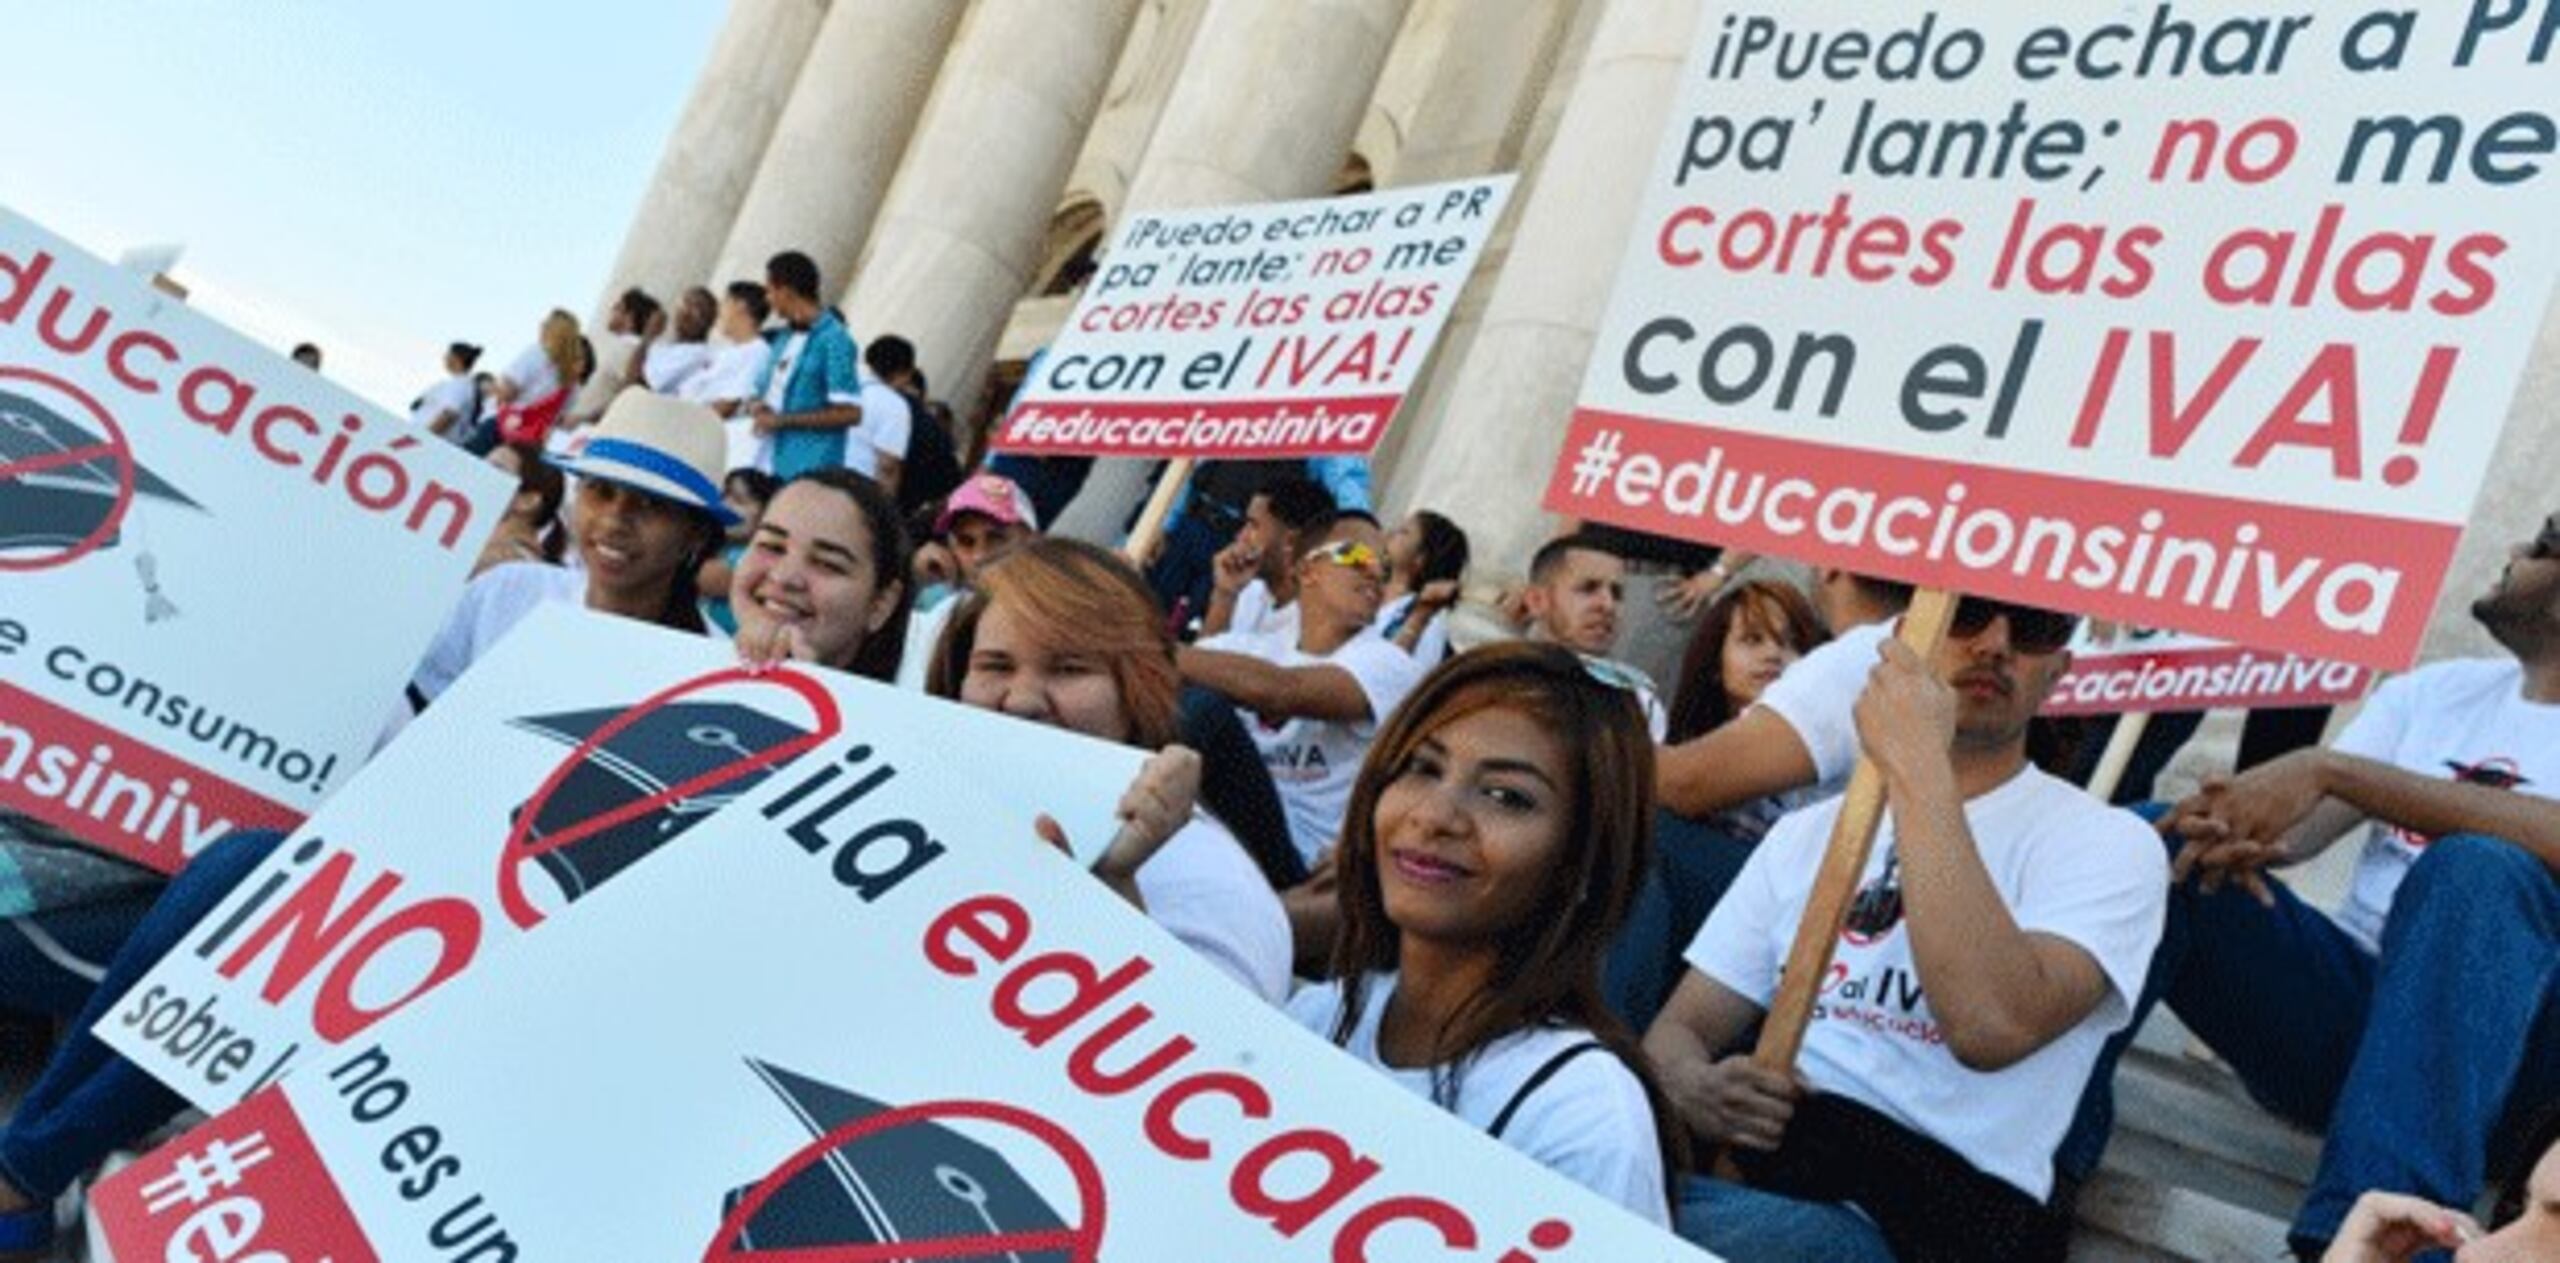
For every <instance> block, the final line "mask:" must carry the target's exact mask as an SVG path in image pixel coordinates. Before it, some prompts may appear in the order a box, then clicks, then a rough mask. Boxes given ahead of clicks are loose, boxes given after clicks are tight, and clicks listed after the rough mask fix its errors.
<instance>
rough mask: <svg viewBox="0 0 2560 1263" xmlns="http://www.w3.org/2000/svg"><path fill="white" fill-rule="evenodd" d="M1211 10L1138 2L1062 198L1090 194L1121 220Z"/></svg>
mask: <svg viewBox="0 0 2560 1263" xmlns="http://www.w3.org/2000/svg"><path fill="white" fill-rule="evenodd" d="M1208 11H1209V0H1146V3H1145V4H1143V5H1141V6H1140V7H1139V9H1138V20H1137V21H1136V23H1135V24H1134V25H1133V26H1132V27H1131V29H1130V32H1129V42H1128V44H1127V45H1126V46H1125V47H1123V48H1122V49H1121V50H1120V62H1119V65H1118V67H1117V68H1115V69H1114V70H1113V71H1112V72H1111V88H1110V90H1109V92H1107V93H1106V94H1105V95H1104V97H1103V103H1102V113H1101V114H1100V115H1098V116H1097V117H1096V118H1095V119H1094V121H1093V130H1092V131H1091V132H1090V133H1088V134H1087V135H1086V136H1085V141H1084V149H1083V150H1082V151H1081V152H1079V153H1078V154H1077V155H1076V161H1075V167H1074V169H1073V171H1072V172H1071V173H1070V174H1069V175H1068V177H1067V191H1066V194H1065V200H1066V201H1067V202H1070V203H1072V202H1075V201H1078V200H1082V199H1091V200H1092V201H1093V202H1094V203H1095V204H1097V205H1099V206H1100V207H1102V212H1103V215H1104V217H1105V219H1106V220H1109V221H1115V222H1116V221H1117V220H1118V218H1119V215H1120V209H1121V207H1123V206H1126V205H1127V204H1128V201H1129V182H1130V181H1131V180H1133V179H1135V178H1136V177H1137V174H1138V163H1139V162H1140V161H1141V160H1143V159H1144V158H1145V157H1146V153H1147V143H1148V142H1149V141H1151V140H1153V139H1155V134H1156V124H1157V123H1158V122H1160V121H1161V120H1162V119H1163V118H1164V109H1165V103H1166V102H1167V101H1169V100H1171V99H1172V97H1173V89H1174V85H1175V84H1177V83H1179V82H1180V81H1181V78H1182V68H1183V66H1184V65H1185V64H1186V63H1187V62H1188V61H1189V60H1190V57H1191V42H1192V40H1193V39H1194V38H1195V37H1196V36H1198V35H1199V33H1200V19H1201V18H1202V17H1203V16H1205V15H1206V14H1207V13H1208ZM1061 209H1063V207H1061Z"/></svg>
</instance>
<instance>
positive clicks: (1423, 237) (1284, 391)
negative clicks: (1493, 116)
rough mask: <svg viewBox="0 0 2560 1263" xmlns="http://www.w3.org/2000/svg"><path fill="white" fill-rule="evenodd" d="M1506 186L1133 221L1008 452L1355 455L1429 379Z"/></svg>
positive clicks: (1502, 181)
mask: <svg viewBox="0 0 2560 1263" xmlns="http://www.w3.org/2000/svg"><path fill="white" fill-rule="evenodd" d="M1511 184H1512V177H1510V176H1507V175H1501V176H1490V177H1487V178H1484V179H1479V180H1462V181H1458V182H1455V183H1451V184H1434V185H1426V186H1422V187H1417V188H1407V189H1391V190H1388V191H1385V192H1380V193H1370V194H1364V195H1362V196H1358V197H1329V198H1319V199H1316V200H1312V201H1304V202H1274V203H1268V204H1259V205H1252V206H1230V207H1223V208H1220V209H1215V210H1197V211H1178V212H1152V211H1140V212H1137V213H1134V214H1132V215H1131V216H1130V217H1129V222H1128V224H1127V225H1126V226H1125V227H1124V228H1122V229H1121V232H1120V235H1119V237H1118V238H1117V239H1116V240H1115V241H1114V242H1113V243H1112V247H1111V252H1110V254H1109V255H1108V257H1106V258H1105V259H1104V260H1103V262H1102V268H1101V271H1100V272H1098V273H1097V274H1096V275H1095V276H1094V278H1093V281H1092V283H1091V284H1089V285H1087V286H1086V287H1085V291H1084V297H1083V298H1082V299H1080V300H1078V301H1077V303H1076V309H1075V314H1074V315H1073V316H1071V317H1069V318H1068V321H1067V325H1066V328H1065V329H1064V330H1063V331H1062V332H1061V333H1060V334H1059V336H1058V340H1057V341H1056V342H1054V343H1052V344H1051V345H1050V346H1049V348H1048V351H1047V353H1046V354H1045V355H1043V356H1041V357H1040V358H1039V359H1038V361H1037V362H1036V363H1035V365H1034V368H1033V373H1032V376H1031V378H1030V379H1029V380H1028V381H1026V382H1025V383H1024V385H1023V390H1022V393H1021V395H1020V396H1019V397H1018V398H1017V399H1016V400H1015V402H1014V405H1013V408H1012V410H1011V411H1010V412H1009V413H1008V414H1007V415H1006V417H1005V419H1004V423H1003V425H1002V426H1001V427H999V429H998V430H997V432H996V435H995V440H994V443H995V446H996V448H997V449H999V450H1002V451H1013V452H1030V453H1036V454H1043V455H1060V454H1081V455H1094V456H1194V457H1233V458H1239V459H1255V458H1264V457H1281V456H1318V455H1344V454H1348V455H1360V454H1364V453H1366V452H1368V451H1369V450H1370V449H1371V448H1373V447H1376V446H1377V444H1378V440H1380V439H1381V438H1383V437H1385V435H1386V431H1387V423H1388V422H1389V421H1390V420H1392V419H1393V418H1394V416H1395V412H1396V406H1397V405H1398V404H1399V403H1401V402H1402V401H1403V399H1404V394H1405V391H1407V390H1408V389H1410V388H1411V387H1412V385H1413V382H1414V380H1415V378H1416V377H1417V376H1419V375H1420V373H1421V372H1422V365H1423V361H1424V360H1425V359H1427V358H1429V356H1430V352H1431V346H1432V343H1433V341H1434V340H1435V339H1437V338H1438V337H1439V336H1440V329H1441V326H1442V325H1443V324H1445V323H1447V321H1448V318H1449V310H1450V308H1452V307H1454V306H1456V305H1457V301H1458V292H1459V290H1461V289H1463V288H1464V287H1465V286H1466V282H1467V276H1468V274H1469V273H1470V272H1471V271H1473V270H1474V268H1475V261H1476V256H1477V255H1478V254H1479V253H1480V252H1481V251H1482V250H1483V248H1484V243H1485V240H1486V238H1488V237H1489V236H1491V235H1492V233H1493V225H1494V221H1495V220H1497V219H1498V218H1500V217H1501V214H1502V206H1503V202H1504V200H1505V199H1506V198H1507V197H1509V195H1510V192H1511Z"/></svg>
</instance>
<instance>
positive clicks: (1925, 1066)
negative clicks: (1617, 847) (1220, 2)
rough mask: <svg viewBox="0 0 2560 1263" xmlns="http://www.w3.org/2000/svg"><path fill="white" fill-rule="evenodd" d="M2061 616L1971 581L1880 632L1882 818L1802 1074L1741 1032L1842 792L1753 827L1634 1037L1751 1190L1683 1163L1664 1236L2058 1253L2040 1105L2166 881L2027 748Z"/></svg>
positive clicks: (1938, 1253)
mask: <svg viewBox="0 0 2560 1263" xmlns="http://www.w3.org/2000/svg"><path fill="white" fill-rule="evenodd" d="M2075 621H2076V620H2074V619H2072V618H2070V617H2068V616H2065V615H2058V614H2054V613H2051V612H2049V611H2044V610H2036V609H2029V608H2026V607H2023V606H2015V605H2007V604H2001V603H1995V602H1990V601H1981V600H1969V601H1966V602H1964V603H1963V605H1961V606H1960V607H1959V608H1958V610H1957V613H1956V615H1955V620H1954V625H1953V626H1952V628H1951V629H1950V630H1949V633H1948V635H1947V638H1946V639H1945V641H1944V642H1943V643H1941V644H1940V646H1939V647H1938V649H1937V652H1936V653H1935V654H1934V655H1932V656H1931V657H1930V658H1929V659H1927V660H1923V659H1922V658H1921V657H1920V655H1919V654H1918V653H1916V652H1915V651H1913V650H1912V649H1911V648H1910V647H1909V646H1907V645H1905V644H1903V643H1901V642H1900V641H1893V640H1888V641H1885V642H1883V645H1882V648H1881V650H1880V654H1879V661H1878V663H1877V665H1876V666H1875V667H1874V669H1873V671H1872V672H1871V674H1870V675H1869V676H1868V679H1867V683H1866V687H1865V690H1864V692H1862V693H1861V694H1860V695H1859V697H1858V701H1857V707H1856V726H1857V733H1858V743H1859V747H1860V749H1861V750H1862V752H1863V753H1864V755H1865V757H1867V758H1868V759H1870V760H1872V761H1874V763H1875V764H1876V765H1877V766H1878V767H1879V768H1880V769H1881V770H1882V772H1883V777H1884V783H1885V787H1886V790H1885V792H1886V797H1887V801H1888V802H1889V803H1890V804H1891V810H1890V814H1889V817H1888V819H1887V821H1886V822H1885V825H1884V827H1883V829H1882V831H1881V833H1880V834H1879V836H1878V837H1877V839H1876V845H1875V848H1874V850H1873V852H1872V853H1871V854H1870V856H1869V859H1868V863H1867V866H1866V869H1865V871H1864V872H1863V874H1862V875H1861V877H1860V881H1859V886H1858V895H1857V898H1856V900H1855V902H1854V903H1852V904H1851V906H1850V911H1849V916H1848V921H1847V924H1846V926H1845V927H1844V928H1843V929H1842V931H1841V933H1840V936H1839V940H1840V941H1839V945H1838V953H1837V955H1836V957H1835V963H1834V964H1833V965H1832V966H1831V969H1830V972H1829V973H1828V974H1827V975H1826V976H1825V977H1824V978H1823V979H1822V983H1821V987H1820V998H1819V999H1818V1000H1817V1002H1816V1007H1815V1009H1814V1021H1813V1025H1812V1027H1811V1029H1810V1030H1809V1031H1808V1032H1807V1034H1806V1036H1805V1043H1804V1051H1803V1056H1802V1060H1801V1061H1800V1062H1799V1063H1798V1066H1797V1069H1796V1072H1795V1073H1792V1074H1790V1073H1787V1072H1782V1071H1779V1070H1774V1069H1770V1068H1768V1067H1765V1066H1763V1065H1761V1064H1759V1063H1758V1062H1756V1061H1755V1060H1754V1059H1753V1058H1752V1056H1751V1055H1750V1052H1749V1049H1748V1045H1747V1043H1746V1039H1747V1037H1748V1036H1749V1034H1750V1032H1751V1029H1752V1028H1753V1027H1754V1026H1755V1025H1757V1024H1758V1023H1759V1022H1760V1020H1761V1018H1762V1016H1763V1015H1764V1014H1765V1013H1766V1012H1767V1011H1768V1009H1769V1008H1770V1006H1771V1003H1772V999H1773V997H1774V996H1775V994H1776V992H1777V989H1778V984H1779V974H1780V970H1781V966H1782V965H1783V964H1784V963H1785V961H1786V958H1787V953H1788V945H1789V944H1790V943H1791V942H1792V941H1793V940H1794V939H1795V937H1796V934H1797V928H1798V922H1799V921H1800V920H1802V919H1803V917H1804V915H1805V905H1806V903H1807V900H1808V897H1809V895H1810V892H1811V890H1812V887H1813V885H1814V882H1815V877H1816V873H1817V870H1818V869H1819V868H1820V866H1821V864H1822V859H1823V851H1824V848H1825V843H1826V841H1827V840H1828V839H1829V838H1830V836H1831V831H1832V825H1833V822H1834V820H1835V818H1836V817H1837V816H1838V815H1839V814H1840V811H1841V808H1842V805H1843V802H1844V800H1843V799H1841V798H1833V799H1831V800H1829V801H1828V802H1824V803H1820V804H1817V805H1815V806H1813V807H1809V808H1807V809H1805V810H1803V811H1800V812H1796V813H1794V814H1792V815H1790V816H1788V817H1786V818H1785V819H1782V820H1780V821H1779V822H1778V823H1777V824H1776V825H1775V826H1773V827H1772V828H1771V829H1770V831H1769V836H1768V837H1767V838H1766V839H1765V840H1764V841H1762V843H1761V844H1760V846H1759V847H1758V848H1757V849H1756V850H1754V851H1753V853H1752V856H1751V859H1750V860H1749V862H1748V863H1746V864H1745V865H1744V867H1743V870H1742V875H1741V876H1740V877H1739V878H1738V879H1736V881H1735V883H1734V886H1733V889H1732V890H1731V891H1730V892H1728V893H1727V894H1726V896H1725V898H1724V900H1723V902H1721V903H1719V904H1718V905H1717V907H1716V910H1715V912H1714V913H1713V914H1712V915H1710V916H1709V917H1708V919H1707V924H1706V928H1705V929H1704V930H1702V931H1701V932H1700V933H1699V935H1698V938H1697V941H1696V942H1695V943H1694V944H1692V945H1691V946H1690V948H1689V963H1690V965H1691V971H1690V973H1689V974H1688V976H1687V977H1686V978H1684V979H1683V980H1682V982H1681V984H1680V987H1679V989H1678V990H1677V991H1676V992H1674V993H1673V995H1672V998H1671V1003H1670V1004H1669V1006H1668V1007H1667V1008H1665V1009H1664V1010H1663V1014H1662V1016H1661V1017H1660V1018H1658V1019H1657V1020H1656V1021H1655V1022H1654V1024H1653V1029H1652V1030H1651V1031H1650V1032H1649V1033H1648V1034H1647V1035H1646V1036H1645V1049H1646V1051H1647V1052H1648V1053H1649V1054H1651V1055H1652V1057H1653V1059H1654V1062H1655V1064H1656V1066H1657V1068H1658V1070H1659V1072H1660V1074H1661V1075H1662V1079H1663V1086H1664V1088H1665V1090H1666V1091H1667V1092H1668V1093H1669V1094H1670V1096H1671V1098H1672V1101H1673V1103H1674V1106H1675V1108H1677V1109H1678V1110H1679V1111H1680V1113H1681V1117H1682V1119H1683V1121H1685V1122H1686V1123H1687V1124H1688V1125H1689V1127H1690V1128H1691V1129H1692V1130H1693V1131H1694V1132H1695V1133H1696V1134H1697V1135H1698V1136H1699V1137H1700V1138H1701V1139H1703V1140H1705V1141H1707V1142H1709V1143H1712V1144H1716V1145H1721V1146H1725V1147H1727V1148H1728V1150H1729V1151H1730V1152H1733V1153H1734V1154H1736V1156H1737V1157H1739V1158H1741V1160H1742V1162H1743V1167H1744V1170H1745V1171H1746V1172H1748V1174H1749V1175H1750V1177H1751V1179H1752V1183H1753V1185H1754V1186H1755V1187H1750V1188H1746V1187H1742V1186H1740V1185H1735V1184H1728V1183H1725V1182H1722V1181H1719V1180H1712V1179H1707V1178H1704V1177H1700V1178H1697V1179H1694V1180H1692V1181H1691V1183H1690V1185H1689V1189H1688V1193H1687V1196H1686V1197H1685V1199H1684V1205H1683V1207H1682V1216H1681V1219H1682V1222H1681V1230H1682V1233H1683V1235H1686V1236H1688V1237H1689V1238H1690V1239H1692V1240H1694V1241H1697V1242H1699V1243H1700V1244H1702V1245H1705V1246H1707V1247H1708V1248H1709V1249H1712V1250H1715V1251H1717V1252H1718V1253H1721V1254H1726V1255H1729V1256H1731V1257H1734V1258H1744V1259H1761V1258H1824V1259H1831V1260H1861V1259H1893V1258H1902V1259H1913V1258H1923V1259H1925V1258H1957V1257H1968V1258H2004V1259H2021V1258H2051V1259H2059V1258H2061V1257H2062V1250H2063V1248H2064V1245H2065V1243H2066V1241H2067V1238H2068V1235H2069V1222H2068V1216H2067V1214H2066V1213H2065V1212H2064V1211H2063V1210H2062V1209H2061V1208H2059V1207H2057V1206H2055V1205H2054V1204H2053V1194H2054V1179H2053V1154H2054V1149H2055V1146H2056V1145H2057V1144H2059V1143H2060V1141H2061V1139H2062V1136H2063V1132H2064V1130H2065V1129H2066V1128H2067V1127H2068V1125H2069V1123H2070V1111H2069V1110H2068V1109H2067V1108H2063V1107H2062V1106H2061V1105H2060V1104H2059V1103H2060V1102H2065V1101H2070V1100H2073V1099H2076V1098H2077V1096H2078V1095H2079V1093H2080V1090H2081V1086H2082V1085H2083V1084H2085V1083H2086V1082H2087V1081H2088V1078H2089V1072H2090V1069H2091V1067H2092V1066H2094V1065H2095V1064H2096V1062H2097V1058H2098V1053H2099V1050H2100V1048H2101V1046H2102V1045H2103V1044H2104V1043H2105V1042H2106V1040H2107V1038H2108V1036H2110V1035H2111V1034H2113V1033H2114V1032H2115V1031H2117V1030H2119V1029H2121V1028H2122V1027H2123V1026H2124V1025H2125V1024H2126V1022H2127V1021H2128V1020H2130V1018H2131V1015H2132V1012H2133V1002H2134V999H2135V997H2137V996H2138V995H2139V994H2140V992H2141V985H2142V977H2143V973H2144V970H2145V969H2146V968H2147V966H2148V965H2149V962H2150V959H2151V953H2152V949H2153V947H2154V946H2155V945H2156V944H2157V943H2158V941H2159V935H2160V923H2161V916H2162V907H2163V904H2164V903H2165V902H2166V898H2167V891H2166V861H2165V859H2164V858H2163V857H2162V856H2161V855H2160V853H2159V850H2158V848H2157V846H2156V844H2155V843H2154V842H2153V841H2152V840H2151V839H2150V838H2149V837H2148V836H2146V834H2145V832H2144V830H2143V828H2142V826H2141V824H2140V822H2139V821H2137V820H2135V819H2134V818H2133V817H2132V816H2130V815H2127V814H2125V813H2122V812H2117V811H2111V810H2109V809H2108V808H2106V807H2105V806H2104V805H2103V804H2101V803H2099V802H2097V801H2096V800H2095V799H2092V798H2090V797H2089V796H2088V795H2086V794H2084V793H2082V792H2081V791H2080V790H2079V789H2078V788H2077V787H2075V786H2072V785H2070V784H2068V783H2066V782H2064V781H2060V780H2057V779H2055V778H2054V777H2052V776H2050V775H2048V774H2046V773H2044V772H2042V771H2040V770H2038V769H2036V768H2034V767H2032V766H2030V765H2029V763H2028V760H2027V740H2026V738H2027V725H2028V723H2029V721H2030V720H2032V719H2033V718H2034V717H2035V714H2036V711H2037V710H2038V709H2039V708H2041V707H2042V706H2043V704H2044V702H2045V699H2046V697H2047V696H2048V695H2049V694H2050V693H2051V692H2052V690H2053V685H2054V683H2055V682H2056V681H2057V680H2059V679H2061V677H2062V673H2063V671H2064V670H2065V669H2066V668H2067V667H2068V666H2069V663H2070V655H2069V654H2067V653H2065V652H2064V651H2063V646H2064V644H2066V643H2067V642H2068V641H2069V639H2070V634H2071V630H2072V626H2073V624H2074V622H2075ZM1852 1206H1854V1207H1855V1208H1856V1209H1854V1210H1853V1209H1851V1207H1852Z"/></svg>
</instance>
